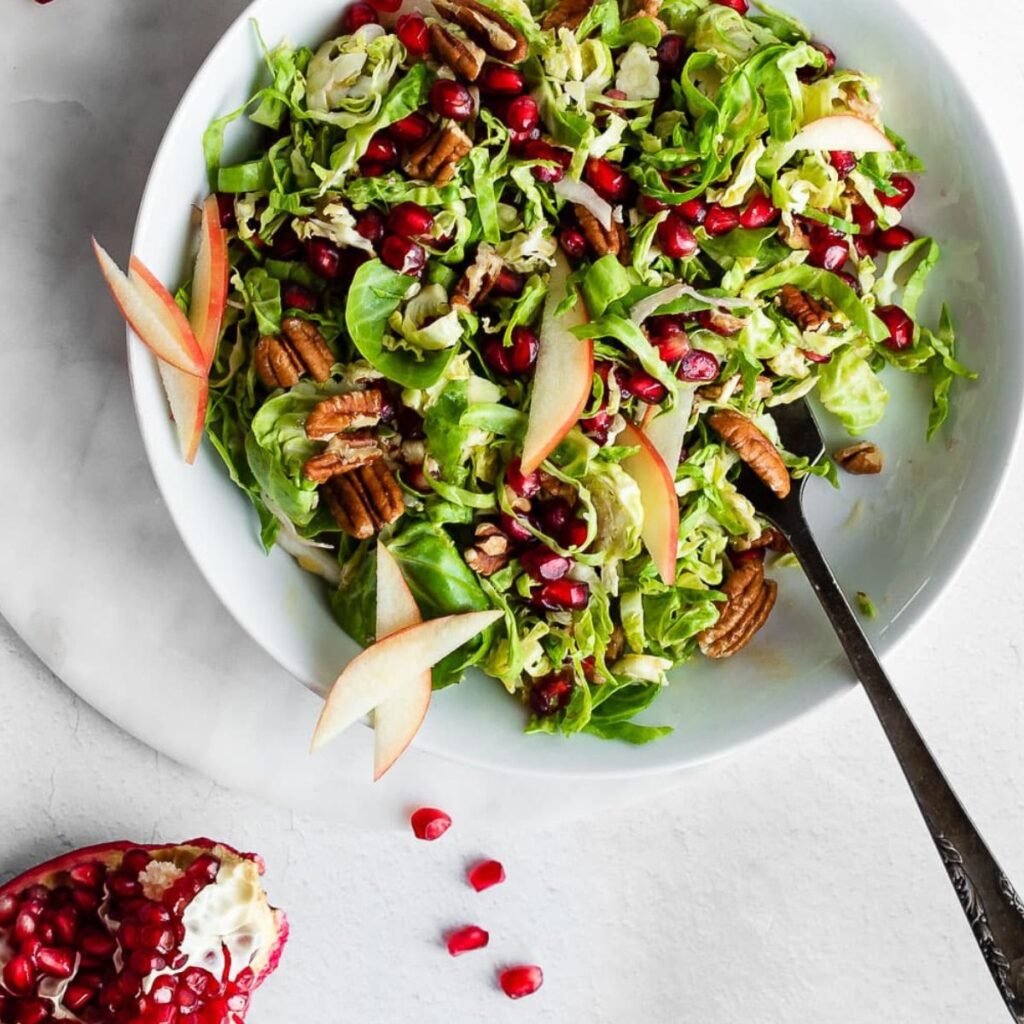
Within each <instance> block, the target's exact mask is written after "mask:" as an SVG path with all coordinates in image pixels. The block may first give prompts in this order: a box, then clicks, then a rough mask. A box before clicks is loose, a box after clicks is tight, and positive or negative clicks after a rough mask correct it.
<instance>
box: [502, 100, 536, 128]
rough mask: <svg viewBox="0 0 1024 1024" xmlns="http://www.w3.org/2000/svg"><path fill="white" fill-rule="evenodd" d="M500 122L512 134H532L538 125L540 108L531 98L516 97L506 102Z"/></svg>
mask: <svg viewBox="0 0 1024 1024" xmlns="http://www.w3.org/2000/svg"><path fill="white" fill-rule="evenodd" d="M502 120H503V121H504V122H505V124H506V125H508V127H509V128H510V129H511V130H512V131H513V132H516V133H519V134H523V133H528V132H532V131H533V130H534V129H535V128H536V127H537V126H538V125H539V124H540V107H538V106H537V101H536V100H535V99H534V98H533V97H532V96H517V97H516V98H515V99H513V100H510V101H509V102H508V104H507V106H506V107H505V110H504V113H503V114H502Z"/></svg>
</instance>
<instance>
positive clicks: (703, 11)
mask: <svg viewBox="0 0 1024 1024" xmlns="http://www.w3.org/2000/svg"><path fill="white" fill-rule="evenodd" d="M396 7H398V4H397V3H396V2H393V0H377V2H374V3H372V4H367V3H354V4H350V5H349V6H348V7H347V8H346V9H344V10H342V11H341V12H340V24H339V29H338V31H339V35H338V36H337V38H334V39H331V40H329V41H327V42H325V43H323V45H322V46H320V47H319V48H318V49H311V48H306V47H296V46H293V45H291V44H289V43H281V44H280V45H278V46H276V48H274V49H270V48H268V47H267V46H264V53H265V60H266V66H267V71H268V74H269V82H270V84H269V85H267V86H266V87H265V88H262V89H260V90H259V91H258V92H257V93H256V95H255V96H254V97H253V98H252V99H251V100H250V102H249V103H247V104H246V105H245V106H244V107H243V108H242V109H241V110H237V111H234V112H233V113H230V114H228V115H226V116H224V117H223V118H221V119H219V120H218V121H216V122H215V123H214V124H212V125H211V126H210V128H209V129H208V131H207V133H206V136H205V139H204V145H205V153H206V159H207V164H208V167H209V173H210V176H211V183H212V187H213V189H214V191H215V192H216V193H217V195H218V201H219V204H220V213H221V219H222V224H223V225H224V226H225V227H226V228H228V229H229V255H230V263H231V270H230V290H229V299H228V314H227V317H226V320H225V327H224V331H223V333H222V336H221V338H220V342H219V345H218V348H217V352H216V356H215V360H214V363H213V368H212V370H211V373H210V389H211V390H210V401H209V407H208V411H207V417H206V434H207V437H208V438H209V440H210V442H211V443H212V444H213V446H214V447H215V448H216V450H217V452H218V453H219V454H220V456H221V457H222V458H223V461H224V463H225V465H226V467H227V470H228V472H229V473H230V475H231V478H232V480H233V481H234V482H235V483H236V484H237V485H238V486H239V487H240V488H241V489H242V490H243V491H244V492H245V494H246V495H247V497H248V498H249V500H250V501H251V502H252V504H253V506H254V508H255V510H256V513H257V515H258V520H259V536H260V538H261V540H262V543H263V545H264V546H265V547H266V548H267V550H270V549H271V547H272V546H273V545H275V544H279V545H281V546H282V547H283V548H284V549H285V550H286V551H288V552H289V553H290V554H292V555H293V556H294V557H295V558H296V559H297V560H298V562H299V563H300V564H301V565H302V567H303V568H305V569H307V570H309V571H311V572H315V573H318V574H319V575H320V576H322V577H323V579H324V581H325V599H327V600H329V601H330V603H331V606H332V608H333V610H334V614H335V617H336V619H337V622H338V626H339V628H341V629H343V630H345V631H346V632H347V633H348V634H349V635H350V636H352V637H353V638H355V639H356V640H357V641H359V642H360V643H361V644H364V645H366V644H369V643H371V642H372V641H373V640H374V630H375V612H374V608H375V558H374V554H375V549H376V545H377V544H384V545H386V546H387V548H388V549H389V551H390V552H391V553H392V554H393V555H394V557H395V559H396V560H397V562H398V564H399V565H400V567H401V569H402V573H403V575H404V576H405V578H406V580H407V582H408V584H409V586H410V588H411V590H412V592H413V594H414V596H415V599H416V602H417V604H418V605H419V607H420V610H421V612H422V614H423V616H424V617H425V618H428V619H429V618H433V617H436V616H440V615H446V614H451V613H458V612H466V611H473V610H488V609H499V610H500V611H501V612H502V613H503V618H502V619H501V620H499V621H498V623H497V625H495V626H492V627H491V628H490V629H488V630H487V631H485V632H484V633H482V634H480V635H479V636H478V637H477V638H476V639H474V640H473V641H472V642H471V643H470V644H468V645H467V646H465V647H463V648H461V649H460V650H458V651H457V652H456V653H455V654H454V655H452V656H450V657H448V658H446V659H445V660H444V661H442V662H441V663H440V664H439V665H438V666H436V668H435V669H434V673H433V678H434V687H435V689H437V688H440V687H445V686H448V685H450V684H453V683H457V682H459V681H460V680H461V679H462V678H463V676H464V674H465V673H466V671H467V670H468V669H469V668H470V667H472V666H475V667H477V668H479V669H481V670H482V671H483V672H484V673H486V674H488V675H490V676H493V677H494V678H495V679H497V680H500V682H501V684H502V685H503V686H504V687H505V688H506V689H507V690H508V693H509V694H510V695H512V696H513V697H515V698H517V699H519V700H520V701H521V702H522V703H523V704H524V705H525V707H526V708H527V709H528V712H529V724H528V727H527V728H528V729H529V730H530V731H534V732H538V731H539V732H560V733H565V734H571V733H578V732H585V733H590V734H592V735H595V736H599V737H603V738H607V739H619V740H625V741H628V742H631V743H645V742H648V741H650V740H654V739H656V738H658V737H659V736H662V735H664V734H665V733H667V732H669V731H671V730H670V729H669V728H668V727H656V726H652V725H647V724H640V723H638V722H637V721H635V717H636V716H637V715H639V714H640V713H641V712H644V711H646V709H647V708H648V707H649V706H650V705H651V703H652V702H653V701H654V700H655V698H656V697H657V696H658V694H659V693H660V692H661V690H662V688H663V687H664V686H665V685H666V684H667V679H668V674H669V673H670V671H671V670H672V669H673V668H674V667H676V666H678V665H681V664H682V663H684V662H686V661H688V660H690V659H691V658H692V657H694V656H695V655H697V654H704V655H707V656H710V657H723V656H726V655H730V654H733V653H735V652H736V651H738V650H740V649H741V648H742V647H743V646H745V644H746V643H747V642H749V640H750V639H751V638H752V637H753V635H754V633H756V631H757V629H758V628H759V627H760V625H761V624H762V623H763V622H764V620H765V618H767V615H768V612H770V610H771V605H772V602H773V601H774V596H775V584H774V583H773V582H772V581H770V580H765V578H764V562H765V556H766V553H767V554H768V556H769V557H774V556H773V555H772V554H771V552H773V551H779V550H784V544H783V543H782V542H781V538H779V537H778V536H777V535H776V534H775V532H774V531H773V530H771V529H769V528H768V526H767V524H766V523H765V522H764V520H763V519H762V518H760V517H759V515H758V510H757V509H756V508H754V507H753V506H752V505H751V503H750V502H749V501H748V500H747V499H746V498H745V497H744V496H743V495H742V494H741V493H739V491H738V490H737V488H736V486H735V483H734V481H735V479H736V477H737V475H738V473H739V470H740V468H741V463H742V462H748V463H750V465H751V467H752V468H753V469H755V471H757V472H759V473H762V474H763V475H765V479H766V481H767V482H770V483H771V485H772V486H773V488H774V489H776V490H777V491H779V492H780V493H781V492H782V490H788V487H789V481H790V479H791V478H799V477H800V476H802V475H805V474H807V473H817V474H820V475H825V476H828V477H829V478H830V479H832V481H833V482H835V479H836V469H835V466H834V465H833V463H832V462H830V461H827V460H826V461H825V462H824V463H823V464H819V465H815V466H809V465H808V464H807V462H806V460H801V459H799V458H796V457H794V456H792V455H790V454H789V453H787V452H786V451H784V450H782V448H781V446H780V444H779V438H778V432H777V430H776V428H775V426H774V423H773V420H772V410H773V408H774V407H776V406H779V405H781V404H784V403H787V402H794V401H797V400H801V399H803V398H804V396H808V395H813V396H815V397H816V400H817V401H818V403H819V404H820V406H822V407H823V408H824V409H825V410H826V411H827V413H828V414H830V415H832V416H834V417H835V418H836V419H837V420H838V421H839V422H840V423H841V424H842V425H843V426H844V427H845V428H846V430H847V431H848V432H849V433H850V434H851V435H861V434H863V432H865V431H867V430H869V428H871V427H872V426H873V425H875V424H877V423H878V422H879V420H880V419H881V418H882V416H883V414H884V412H885V408H886V403H887V401H888V399H889V394H888V391H887V389H886V384H885V378H886V376H887V375H888V374H891V373H892V372H894V371H904V372H907V373H913V374H917V375H919V376H920V377H921V378H922V384H923V385H924V386H927V387H929V388H930V389H931V392H932V394H933V396H934V397H933V405H932V412H931V416H930V420H929V423H928V424H927V434H928V436H929V437H930V436H931V435H932V434H933V433H934V432H935V431H936V430H937V429H938V428H939V426H940V425H941V424H942V422H943V421H944V419H945V417H946V415H947V412H948V409H949V402H950V387H951V384H952V382H953V380H954V379H955V378H956V377H969V376H971V374H970V373H969V371H968V370H967V369H965V368H964V367H963V366H962V365H961V364H960V363H959V362H958V361H957V359H956V354H955V338H954V330H953V323H952V318H951V316H950V313H949V312H948V310H946V309H945V308H943V311H942V314H941V316H940V317H939V319H938V322H937V323H935V324H933V325H926V324H923V323H921V322H919V320H918V319H917V309H918V305H919V302H920V300H921V297H922V293H923V291H924V288H925V284H926V280H927V278H928V276H929V273H930V272H931V270H932V269H933V268H934V267H935V265H936V263H937V261H938V259H939V248H938V245H937V244H936V242H935V241H934V240H933V239H932V238H929V237H927V236H926V235H923V234H919V233H918V232H917V228H918V227H920V225H916V224H915V225H914V227H913V228H908V227H907V226H906V220H905V215H906V213H907V211H906V209H905V207H906V205H907V203H908V202H909V201H910V199H911V198H912V197H913V195H914V192H915V184H914V181H913V179H912V178H911V177H910V176H911V175H915V174H917V173H918V172H921V171H922V170H923V168H922V166H921V164H920V162H919V161H918V160H917V159H916V158H915V157H914V156H913V155H912V154H911V153H910V151H909V150H908V149H907V147H906V146H905V144H904V142H903V140H902V139H901V138H899V137H898V136H897V135H896V134H895V133H893V132H892V131H891V130H890V129H889V128H887V127H886V126H884V125H883V123H882V120H881V114H880V105H879V91H878V83H877V82H875V81H874V80H873V79H871V78H869V77H867V76H866V75H864V74H862V73H860V72H858V71H854V70H848V69H844V68H843V67H842V64H841V63H839V64H837V63H836V59H835V56H834V55H833V53H832V51H831V50H830V49H829V48H828V47H827V46H825V45H823V44H821V43H819V42H815V41H812V40H811V39H810V36H809V34H808V32H807V30H806V29H805V28H804V27H803V26H802V25H800V24H799V23H797V22H796V21H795V20H793V19H792V18H790V17H787V16H786V15H785V14H783V13H781V12H780V11H777V10H774V9H773V8H771V7H769V6H768V5H767V4H764V3H761V4H760V5H759V6H758V7H757V8H751V7H749V6H748V4H747V2H746V0H719V2H712V0H666V2H664V3H659V2H658V0H642V2H640V0H622V2H618V0H596V2H586V0H583V2H581V0H560V2H558V3H555V4H552V3H550V2H546V0H462V2H453V0H435V2H434V4H433V6H432V7H430V8H429V10H427V9H426V5H424V4H419V3H418V4H416V5H410V4H406V5H405V9H404V10H402V9H399V10H396V9H395V8H396ZM261 43H262V40H261ZM239 119H246V120H247V121H248V122H249V123H250V126H252V125H255V126H256V132H255V134H252V133H251V134H252V137H258V138H259V140H260V141H259V142H258V144H256V145H254V146H253V147H251V149H250V151H249V153H248V154H247V156H248V159H246V160H244V162H240V163H239V162H235V161H234V160H228V159H226V158H225V155H224V154H225V153H227V152H229V147H227V146H226V145H225V136H226V134H227V133H228V132H229V131H231V130H232V129H231V125H232V122H235V121H237V120H239ZM178 298H179V302H180V303H182V304H183V305H184V306H185V307H186V308H187V304H188V301H189V289H188V288H185V289H183V290H182V292H181V293H179V296H178ZM925 432H926V428H925V425H924V424H922V438H923V435H924V434H925ZM865 450H866V449H863V448H862V449H858V454H859V455H863V452H864V451H865ZM851 464H852V463H851ZM857 464H859V465H864V466H868V467H869V468H867V469H865V470H864V471H866V472H874V471H877V470H875V469H873V468H870V467H871V466H873V465H875V464H876V463H875V462H872V460H870V459H868V460H864V459H860V461H859V462H858V463H857ZM877 464H878V465H880V462H877ZM772 474H774V476H773V475H772ZM677 527H678V529H677ZM666 546H667V547H666ZM643 717H644V718H645V719H648V718H649V717H650V716H649V715H644V716H643Z"/></svg>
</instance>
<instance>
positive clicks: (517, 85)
mask: <svg viewBox="0 0 1024 1024" xmlns="http://www.w3.org/2000/svg"><path fill="white" fill-rule="evenodd" d="M476 84H477V85H478V86H480V90H481V91H482V92H487V93H491V94H492V95H494V96H518V95H520V94H521V93H522V92H523V90H524V89H525V88H526V79H524V78H523V73H522V72H521V71H519V70H518V69H516V68H513V67H509V65H507V64H498V63H497V62H495V61H492V60H489V61H487V62H486V63H485V64H484V66H483V67H482V68H481V69H480V75H479V77H478V78H477V80H476Z"/></svg>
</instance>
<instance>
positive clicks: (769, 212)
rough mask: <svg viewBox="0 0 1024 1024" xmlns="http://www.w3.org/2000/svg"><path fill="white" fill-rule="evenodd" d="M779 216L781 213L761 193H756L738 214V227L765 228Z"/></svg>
mask: <svg viewBox="0 0 1024 1024" xmlns="http://www.w3.org/2000/svg"><path fill="white" fill-rule="evenodd" d="M781 216H782V211H781V210H780V209H779V208H778V207H777V206H775V204H774V203H772V201H771V200H770V199H769V198H768V197H767V196H766V195H765V194H764V193H763V192H758V193H757V195H755V196H754V197H753V199H751V200H750V202H749V203H747V205H746V208H745V209H744V210H743V212H742V213H741V214H740V227H742V228H766V227H768V226H769V225H770V224H774V223H775V222H776V221H777V220H778V219H779V217H781Z"/></svg>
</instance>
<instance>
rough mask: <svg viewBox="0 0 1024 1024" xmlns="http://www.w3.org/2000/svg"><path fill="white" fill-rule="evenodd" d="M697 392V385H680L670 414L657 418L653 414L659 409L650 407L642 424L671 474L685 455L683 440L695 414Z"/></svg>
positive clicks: (665, 413) (657, 416)
mask: <svg viewBox="0 0 1024 1024" xmlns="http://www.w3.org/2000/svg"><path fill="white" fill-rule="evenodd" d="M696 390H697V386H696V385H695V384H680V385H679V387H678V388H677V390H676V404H675V405H673V406H672V408H671V409H669V410H668V412H663V413H661V414H660V415H656V416H652V415H651V414H652V413H653V412H655V411H656V408H657V407H656V406H653V405H651V406H648V407H647V412H646V414H645V417H644V420H643V422H642V424H641V429H642V430H643V432H644V433H645V434H646V435H647V440H648V441H650V442H651V444H652V445H653V446H654V450H655V451H656V452H657V453H658V454H659V455H660V456H661V461H662V462H664V463H665V466H666V468H668V470H669V472H670V473H671V472H672V468H673V467H674V466H678V465H679V457H680V456H681V455H682V453H683V438H684V437H685V436H686V427H687V424H688V423H689V422H690V413H691V412H693V395H694V392H695V391H696Z"/></svg>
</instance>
